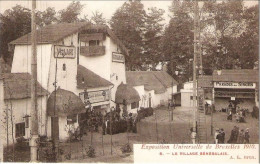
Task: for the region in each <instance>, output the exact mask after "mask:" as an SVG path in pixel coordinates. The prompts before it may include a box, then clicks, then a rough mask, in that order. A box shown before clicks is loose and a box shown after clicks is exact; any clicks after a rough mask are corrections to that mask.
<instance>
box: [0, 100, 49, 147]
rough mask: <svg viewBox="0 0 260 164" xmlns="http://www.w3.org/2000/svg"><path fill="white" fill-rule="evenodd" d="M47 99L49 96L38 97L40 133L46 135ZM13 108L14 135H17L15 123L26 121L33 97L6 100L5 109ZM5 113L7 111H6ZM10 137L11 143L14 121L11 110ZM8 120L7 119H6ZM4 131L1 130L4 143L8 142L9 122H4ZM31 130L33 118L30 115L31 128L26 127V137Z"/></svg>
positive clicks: (9, 119) (9, 118)
mask: <svg viewBox="0 0 260 164" xmlns="http://www.w3.org/2000/svg"><path fill="white" fill-rule="evenodd" d="M46 101H47V98H46V97H45V96H44V97H39V98H38V99H37V103H38V130H39V134H40V135H42V136H44V135H46V130H47V129H46V123H47V122H46ZM7 108H8V109H12V111H13V130H14V131H13V135H14V137H15V134H16V128H15V125H16V124H17V123H23V122H25V118H24V116H25V115H29V116H30V112H31V99H30V98H26V99H17V100H5V107H4V110H5V111H6V109H7ZM4 114H5V113H4ZM8 116H9V117H8V138H9V143H12V122H11V112H10V110H9V112H8ZM5 122H6V120H5ZM3 125H4V127H3V131H1V133H2V134H1V136H2V138H1V139H2V141H3V144H4V145H6V144H7V141H6V140H7V123H4V124H3ZM30 130H31V118H30V117H29V128H25V136H24V138H26V139H29V138H30ZM15 142H16V137H15Z"/></svg>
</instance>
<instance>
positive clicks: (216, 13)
mask: <svg viewBox="0 0 260 164" xmlns="http://www.w3.org/2000/svg"><path fill="white" fill-rule="evenodd" d="M202 10H203V12H204V13H203V14H204V15H206V19H205V20H204V22H203V21H202V22H203V24H204V26H203V27H202V33H204V32H205V31H206V30H207V29H208V28H211V29H213V30H211V32H212V33H211V35H204V36H205V37H204V38H203V40H202V42H203V45H205V46H204V47H205V53H206V54H205V56H203V65H204V66H205V67H204V68H205V69H204V71H205V72H207V73H209V74H211V73H212V71H213V69H234V68H237V66H238V65H240V64H239V63H240V61H239V58H238V56H239V54H240V53H241V50H240V46H241V45H239V41H238V40H239V38H240V36H241V34H242V33H243V32H244V31H245V30H246V28H245V27H246V23H245V20H244V19H243V13H244V5H243V2H242V1H222V2H221V3H217V2H213V1H211V2H206V3H204V6H203V9H202ZM209 15H211V17H209ZM239 67H240V66H239Z"/></svg>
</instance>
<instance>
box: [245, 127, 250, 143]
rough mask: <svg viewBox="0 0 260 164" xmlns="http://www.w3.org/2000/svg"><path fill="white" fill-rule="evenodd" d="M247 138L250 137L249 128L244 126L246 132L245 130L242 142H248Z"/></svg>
mask: <svg viewBox="0 0 260 164" xmlns="http://www.w3.org/2000/svg"><path fill="white" fill-rule="evenodd" d="M249 138H250V135H249V129H248V128H246V132H245V140H244V143H245V144H248V143H249Z"/></svg>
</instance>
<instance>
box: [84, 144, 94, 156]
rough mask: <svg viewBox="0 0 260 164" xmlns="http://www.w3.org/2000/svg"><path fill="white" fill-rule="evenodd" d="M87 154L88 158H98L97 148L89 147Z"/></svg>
mask: <svg viewBox="0 0 260 164" xmlns="http://www.w3.org/2000/svg"><path fill="white" fill-rule="evenodd" d="M86 152H87V156H88V157H90V158H94V157H95V156H96V152H95V148H94V147H93V146H91V145H89V147H88V149H87V150H86Z"/></svg>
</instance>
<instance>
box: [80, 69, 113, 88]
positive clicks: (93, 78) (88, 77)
mask: <svg viewBox="0 0 260 164" xmlns="http://www.w3.org/2000/svg"><path fill="white" fill-rule="evenodd" d="M111 85H113V84H112V83H111V82H109V81H107V80H106V79H104V78H102V77H100V76H99V75H97V74H95V73H94V72H92V71H90V70H89V69H87V68H85V67H83V66H82V65H78V68H77V88H79V89H87V88H98V87H109V86H111Z"/></svg>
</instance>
